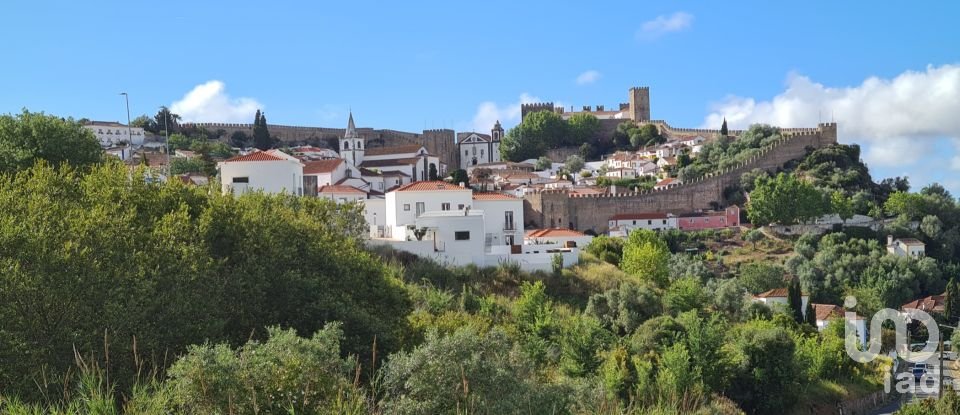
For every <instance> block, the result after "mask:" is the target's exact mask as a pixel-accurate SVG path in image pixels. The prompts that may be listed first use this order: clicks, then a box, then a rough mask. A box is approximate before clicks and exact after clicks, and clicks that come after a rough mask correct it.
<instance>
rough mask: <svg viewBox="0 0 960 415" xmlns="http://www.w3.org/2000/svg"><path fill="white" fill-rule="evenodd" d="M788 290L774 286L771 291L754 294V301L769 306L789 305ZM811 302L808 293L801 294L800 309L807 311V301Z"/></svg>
mask: <svg viewBox="0 0 960 415" xmlns="http://www.w3.org/2000/svg"><path fill="white" fill-rule="evenodd" d="M787 294H788V290H787V289H786V288H774V289H772V290H770V291H766V292H762V293H760V294H757V295H755V296H753V301H754V302H756V303H761V304H766V305H767V307H770V308H774V307H777V306H780V307H789V306H790V300H789V297H788V295H787ZM808 302H810V296H809V295H807V294H805V293H804V294H801V296H800V309H801V310H803V312H804V313H805V312H806V310H807V303H808Z"/></svg>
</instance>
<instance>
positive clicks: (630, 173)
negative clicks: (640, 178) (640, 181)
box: [604, 167, 637, 179]
mask: <svg viewBox="0 0 960 415" xmlns="http://www.w3.org/2000/svg"><path fill="white" fill-rule="evenodd" d="M604 176H606V177H613V178H617V179H635V178H636V177H637V171H636V170H634V169H632V168H628V167H620V168H616V169H610V170H607V174H605V175H604Z"/></svg>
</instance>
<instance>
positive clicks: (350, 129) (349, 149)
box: [340, 111, 367, 166]
mask: <svg viewBox="0 0 960 415" xmlns="http://www.w3.org/2000/svg"><path fill="white" fill-rule="evenodd" d="M366 141H367V140H366V139H364V138H363V137H361V136H360V134H357V126H356V125H354V123H353V111H350V119H349V120H348V121H347V131H346V132H345V133H344V134H343V138H342V139H340V158H342V159H344V160H346V161H347V162H348V163H350V164H351V165H354V166H359V165H360V163H363V153H364V152H365V151H366V148H365V147H366V146H367V142H366Z"/></svg>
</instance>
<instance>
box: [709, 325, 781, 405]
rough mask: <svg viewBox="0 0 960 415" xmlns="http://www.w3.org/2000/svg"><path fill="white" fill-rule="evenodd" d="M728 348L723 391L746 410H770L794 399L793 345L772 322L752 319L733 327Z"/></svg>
mask: <svg viewBox="0 0 960 415" xmlns="http://www.w3.org/2000/svg"><path fill="white" fill-rule="evenodd" d="M729 339H730V340H731V341H730V342H729V343H728V347H729V348H730V351H731V352H732V355H733V356H735V361H734V362H735V363H734V366H733V370H732V375H733V376H732V378H731V379H730V382H729V383H728V384H727V388H726V390H725V392H724V394H725V395H726V396H728V397H730V398H732V399H733V400H734V401H736V402H737V403H738V404H740V407H741V408H743V410H744V411H746V412H747V413H774V412H777V411H780V410H783V408H789V407H791V406H792V405H793V403H794V402H795V400H796V391H797V389H798V388H797V386H798V385H797V368H796V365H795V363H794V350H795V349H796V345H795V343H794V341H793V339H792V338H791V336H790V333H789V332H787V331H786V330H784V329H783V328H780V327H777V326H776V325H774V324H773V323H772V322H769V321H763V320H753V321H750V322H748V323H745V324H743V325H741V326H737V327H735V328H734V330H733V331H732V333H731V334H730V336H729Z"/></svg>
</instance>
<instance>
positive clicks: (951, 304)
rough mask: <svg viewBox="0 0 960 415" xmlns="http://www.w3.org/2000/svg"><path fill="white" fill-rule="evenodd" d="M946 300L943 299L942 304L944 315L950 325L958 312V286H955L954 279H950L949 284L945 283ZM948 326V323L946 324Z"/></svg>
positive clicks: (959, 293) (959, 290) (959, 287)
mask: <svg viewBox="0 0 960 415" xmlns="http://www.w3.org/2000/svg"><path fill="white" fill-rule="evenodd" d="M946 295H947V298H946V299H945V302H946V304H944V310H943V311H944V313H943V314H944V315H945V316H946V317H947V320H948V321H950V322H951V323H952V322H953V320H954V319H955V318H957V316H958V314H960V310H958V309H957V306H958V304H957V300H960V285H958V284H957V281H956V280H955V279H952V278H951V279H950V282H949V283H947V292H946ZM948 324H950V323H948Z"/></svg>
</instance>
